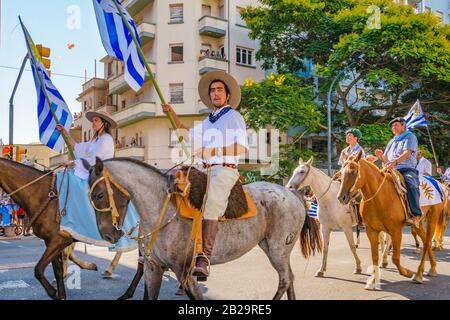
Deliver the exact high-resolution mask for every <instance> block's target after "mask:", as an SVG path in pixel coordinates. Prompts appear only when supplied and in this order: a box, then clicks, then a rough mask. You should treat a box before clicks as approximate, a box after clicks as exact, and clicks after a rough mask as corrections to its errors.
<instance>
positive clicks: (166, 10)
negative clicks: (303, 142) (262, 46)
mask: <svg viewBox="0 0 450 320" xmlns="http://www.w3.org/2000/svg"><path fill="white" fill-rule="evenodd" d="M122 5H123V6H124V7H125V8H126V9H127V10H128V12H129V13H130V14H131V15H132V16H133V18H134V21H135V23H136V26H137V30H138V33H139V37H140V39H141V43H142V48H143V51H144V54H145V56H146V58H147V61H148V62H149V63H150V68H151V70H152V72H153V75H154V76H155V78H156V81H157V82H158V85H159V86H160V89H161V92H162V94H163V96H164V97H165V99H166V100H167V102H168V103H170V104H171V105H172V106H173V108H174V109H175V111H176V112H177V114H178V115H179V116H180V117H181V119H182V121H183V122H184V123H185V124H186V125H187V126H189V127H193V125H194V122H195V121H201V120H203V119H204V118H205V116H206V115H207V114H208V113H209V109H208V108H207V107H206V106H205V105H204V104H203V103H202V102H201V101H200V98H199V95H198V91H197V85H198V82H199V80H200V78H201V77H202V76H203V75H204V74H205V73H206V72H208V71H212V70H222V71H226V72H228V73H230V74H232V75H233V76H234V77H235V78H236V79H237V81H238V82H239V83H240V84H244V81H245V80H246V79H247V78H250V77H251V78H252V79H254V80H255V81H261V80H262V79H263V78H264V71H263V70H262V68H261V65H260V63H259V62H258V61H256V51H257V50H258V43H257V41H253V40H250V39H249V37H248V33H249V29H248V28H247V27H246V26H245V21H243V20H242V18H241V16H240V11H241V10H243V8H245V7H247V6H254V5H257V1H256V0H195V1H193V0H125V1H122ZM101 62H102V63H103V64H104V79H100V78H93V79H90V80H89V81H87V82H86V83H85V84H84V85H83V91H82V92H81V94H80V95H79V97H78V99H77V100H78V101H79V102H80V103H81V104H82V114H83V116H82V120H81V138H82V140H83V141H88V140H89V139H90V138H92V135H93V132H92V131H91V126H90V123H89V121H87V120H86V118H85V117H84V114H85V112H87V111H90V110H103V111H107V112H108V113H110V114H111V115H112V117H113V118H114V120H115V121H116V122H117V123H118V129H117V130H115V132H114V136H115V140H116V157H132V158H135V159H139V160H143V161H145V162H147V163H149V164H151V165H153V166H156V167H157V168H160V169H167V168H170V167H172V166H173V165H174V163H173V162H172V161H171V155H172V152H173V151H174V146H175V144H176V138H175V136H174V134H173V133H172V129H171V126H170V122H169V121H168V119H167V117H166V115H165V114H164V113H163V112H162V109H161V106H160V100H159V98H158V95H157V92H156V89H155V87H154V86H153V84H152V82H151V81H150V78H149V75H148V74H147V76H146V81H145V83H144V85H143V87H142V88H141V90H139V91H138V92H134V91H133V90H132V89H131V88H130V87H129V86H128V84H127V83H126V82H125V80H124V66H123V62H121V61H117V60H115V59H113V58H111V57H109V56H106V57H104V58H103V59H102V60H101Z"/></svg>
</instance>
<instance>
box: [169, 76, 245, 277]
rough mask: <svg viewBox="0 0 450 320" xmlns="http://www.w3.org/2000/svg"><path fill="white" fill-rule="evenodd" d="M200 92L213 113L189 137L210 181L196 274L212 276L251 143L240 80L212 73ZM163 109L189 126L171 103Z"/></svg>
mask: <svg viewBox="0 0 450 320" xmlns="http://www.w3.org/2000/svg"><path fill="white" fill-rule="evenodd" d="M198 91H199V94H200V98H201V100H202V102H203V103H204V104H205V105H206V106H208V107H209V108H210V110H211V113H210V115H209V117H207V118H206V119H205V120H204V121H203V122H202V123H201V124H199V125H197V126H195V128H194V129H191V130H190V135H189V139H190V140H191V146H192V147H193V150H194V152H195V154H196V155H198V156H199V158H201V159H202V161H203V168H204V170H208V171H209V175H210V182H209V186H208V190H207V200H206V204H205V210H204V213H203V221H202V234H203V254H200V255H198V256H197V259H196V266H195V268H194V270H193V275H194V276H197V277H208V276H209V265H210V263H209V260H210V258H211V253H212V250H213V246H214V240H215V237H216V234H217V230H218V226H219V221H218V219H219V217H221V216H222V215H223V214H224V213H225V210H226V208H227V205H228V197H229V195H230V193H231V189H232V188H233V187H234V185H235V184H236V182H237V181H238V179H239V172H238V168H237V165H238V163H239V157H240V156H241V155H244V154H245V153H246V152H247V151H248V145H247V133H246V131H247V128H246V125H245V121H244V118H243V117H242V116H241V114H240V113H239V112H237V111H236V110H235V109H236V108H237V107H238V106H239V103H240V100H241V90H240V86H239V84H238V83H237V81H236V80H235V79H234V78H233V77H232V76H231V75H229V74H227V73H225V72H222V71H212V72H208V73H206V74H205V75H204V76H203V77H202V79H201V80H200V82H199V85H198ZM162 108H163V111H164V112H166V113H167V112H170V113H172V115H173V118H174V120H175V123H176V125H177V127H178V128H180V129H186V130H187V129H188V128H187V127H186V126H185V125H184V124H183V123H182V122H181V121H180V119H179V118H178V116H177V115H176V113H175V112H174V110H173V108H172V107H171V106H170V105H168V104H166V105H163V106H162Z"/></svg>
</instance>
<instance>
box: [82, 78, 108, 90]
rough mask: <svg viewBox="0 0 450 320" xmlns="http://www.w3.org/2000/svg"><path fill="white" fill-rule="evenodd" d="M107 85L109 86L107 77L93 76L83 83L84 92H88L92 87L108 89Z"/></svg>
mask: <svg viewBox="0 0 450 320" xmlns="http://www.w3.org/2000/svg"><path fill="white" fill-rule="evenodd" d="M107 87H108V82H107V81H106V80H105V79H100V78H92V79H90V80H89V81H87V82H86V83H84V84H83V92H86V91H88V90H89V89H92V88H96V89H106V88H107Z"/></svg>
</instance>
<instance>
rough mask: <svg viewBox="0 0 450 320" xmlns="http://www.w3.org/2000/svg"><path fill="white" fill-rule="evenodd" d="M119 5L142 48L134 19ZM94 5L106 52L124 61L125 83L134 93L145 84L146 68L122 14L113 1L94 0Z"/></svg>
mask: <svg viewBox="0 0 450 320" xmlns="http://www.w3.org/2000/svg"><path fill="white" fill-rule="evenodd" d="M117 3H118V6H119V7H120V8H121V10H122V12H123V15H124V16H125V18H126V19H127V21H128V23H129V24H130V26H131V27H132V29H133V32H134V35H135V36H136V39H137V41H138V43H139V46H141V42H140V40H139V35H138V32H137V29H136V25H135V23H134V21H133V18H132V17H131V16H130V15H129V14H128V12H127V11H126V10H125V9H124V8H123V7H122V5H121V4H120V3H119V2H117ZM93 4H94V9H95V15H96V17H97V24H98V29H99V31H100V36H101V38H102V43H103V46H104V47H105V50H106V52H107V53H108V55H110V56H112V57H115V58H116V59H118V60H121V61H124V63H125V81H126V82H127V83H128V85H129V86H130V87H131V88H132V89H133V90H134V91H138V90H139V89H140V88H141V87H142V85H143V84H144V77H145V66H144V62H143V61H142V59H141V57H140V56H139V53H138V49H137V48H136V45H135V43H134V41H133V38H132V36H131V34H130V32H128V29H127V26H126V24H125V22H124V21H123V20H122V17H121V15H120V12H119V11H118V10H117V8H116V6H115V4H114V1H113V0H93Z"/></svg>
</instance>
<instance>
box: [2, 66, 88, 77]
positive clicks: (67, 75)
mask: <svg viewBox="0 0 450 320" xmlns="http://www.w3.org/2000/svg"><path fill="white" fill-rule="evenodd" d="M0 68H4V69H12V70H20V68H17V67H10V66H1V65H0ZM24 71H31V69H25V70H24ZM52 75H55V76H61V77H68V78H77V79H84V77H82V76H75V75H72V74H65V73H55V72H52Z"/></svg>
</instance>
